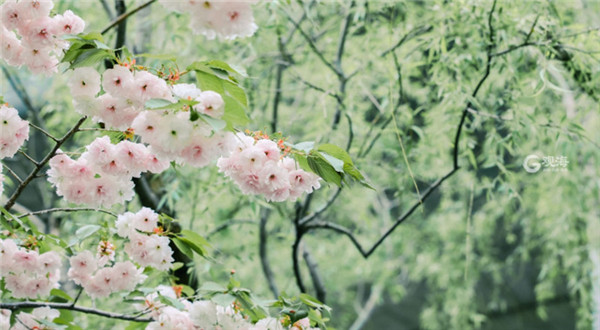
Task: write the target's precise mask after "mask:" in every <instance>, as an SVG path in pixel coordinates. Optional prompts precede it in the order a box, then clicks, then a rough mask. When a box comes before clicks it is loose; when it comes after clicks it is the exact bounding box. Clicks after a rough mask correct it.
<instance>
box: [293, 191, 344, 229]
mask: <svg viewBox="0 0 600 330" xmlns="http://www.w3.org/2000/svg"><path fill="white" fill-rule="evenodd" d="M341 192H342V189H341V188H339V189H338V190H336V192H335V193H334V194H333V196H331V198H329V200H328V201H327V203H325V205H323V207H321V208H320V209H318V210H317V211H315V212H313V213H311V214H310V215H307V216H305V217H303V218H302V219H300V220H299V221H298V224H299V225H300V226H304V225H306V224H308V223H309V222H311V221H312V220H313V219H315V218H316V217H318V216H319V215H321V214H322V213H323V212H325V211H326V210H327V209H328V208H329V207H330V206H331V205H333V202H335V200H336V199H337V198H338V196H339V195H340V193H341Z"/></svg>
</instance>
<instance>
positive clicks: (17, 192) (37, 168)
mask: <svg viewBox="0 0 600 330" xmlns="http://www.w3.org/2000/svg"><path fill="white" fill-rule="evenodd" d="M86 119H87V117H86V116H83V117H81V118H79V121H77V123H75V126H73V127H72V128H71V129H70V130H69V131H68V132H67V133H66V134H65V135H64V136H63V137H62V138H61V139H59V140H58V141H56V144H55V145H54V148H52V150H50V152H49V153H48V154H47V155H46V157H44V159H42V160H41V161H40V162H37V163H36V165H35V167H34V168H33V170H32V171H31V173H30V174H29V175H28V176H27V177H26V178H25V179H24V180H23V182H21V184H19V186H18V187H17V189H16V190H15V192H14V193H13V194H12V196H10V198H9V199H8V201H7V202H6V204H4V209H6V211H9V210H10V209H11V208H12V207H13V205H15V203H16V201H17V198H19V196H20V195H21V193H23V190H24V189H25V187H27V185H28V184H29V183H30V182H31V181H32V180H33V179H35V178H36V176H37V174H38V172H39V171H40V170H42V168H43V167H44V166H45V165H46V164H47V163H48V161H50V159H51V158H52V157H54V155H56V152H57V151H58V149H59V148H60V147H61V146H62V145H63V144H64V143H65V142H66V141H67V140H68V139H69V138H71V136H73V134H75V132H77V130H78V129H79V127H80V126H81V125H82V124H83V122H84V121H85V120H86Z"/></svg>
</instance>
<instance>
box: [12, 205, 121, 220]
mask: <svg viewBox="0 0 600 330" xmlns="http://www.w3.org/2000/svg"><path fill="white" fill-rule="evenodd" d="M86 211H90V212H101V213H105V214H109V215H112V216H113V217H115V218H116V217H117V215H116V214H115V213H113V212H111V211H107V210H102V209H95V208H91V207H75V208H53V209H46V210H40V211H32V212H27V213H23V214H20V215H18V216H17V218H19V219H20V218H25V217H28V216H30V215H39V214H47V213H54V212H86Z"/></svg>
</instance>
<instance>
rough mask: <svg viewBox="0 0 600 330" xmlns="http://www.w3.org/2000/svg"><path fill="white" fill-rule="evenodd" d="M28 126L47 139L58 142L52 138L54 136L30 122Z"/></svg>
mask: <svg viewBox="0 0 600 330" xmlns="http://www.w3.org/2000/svg"><path fill="white" fill-rule="evenodd" d="M29 126H31V127H33V128H35V129H37V130H38V131H40V132H42V133H43V134H44V135H46V136H47V137H49V138H50V140H52V141H54V142H58V138H56V137H54V135H52V134H50V133H48V132H47V131H46V130H45V129H43V128H41V127H39V126H37V125H35V124H33V123H31V122H29Z"/></svg>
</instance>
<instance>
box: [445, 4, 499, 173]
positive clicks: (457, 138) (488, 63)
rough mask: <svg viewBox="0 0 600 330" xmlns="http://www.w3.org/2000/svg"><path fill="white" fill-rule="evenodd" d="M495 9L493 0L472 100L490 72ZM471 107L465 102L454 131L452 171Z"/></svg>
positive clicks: (494, 44)
mask: <svg viewBox="0 0 600 330" xmlns="http://www.w3.org/2000/svg"><path fill="white" fill-rule="evenodd" d="M495 9H496V0H494V2H493V4H492V9H491V10H490V13H489V16H488V28H489V44H488V47H487V60H486V63H485V73H484V74H483V77H481V79H480V80H479V82H478V83H477V86H476V87H475V89H474V90H473V93H472V94H471V97H472V98H475V97H476V96H477V93H478V92H479V89H480V88H481V86H482V85H483V83H484V82H485V81H486V80H487V78H488V77H489V76H490V70H491V68H492V50H493V49H494V48H495V46H496V43H495V41H494V35H495V32H494V26H493V25H492V17H493V15H494V10H495ZM471 105H472V102H471V100H469V101H468V102H467V106H466V107H465V108H464V110H463V111H462V116H461V117H460V122H459V124H458V129H457V130H456V136H455V137H454V169H458V152H459V143H460V137H461V133H462V128H463V126H464V124H465V120H466V119H467V114H468V113H469V108H471Z"/></svg>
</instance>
